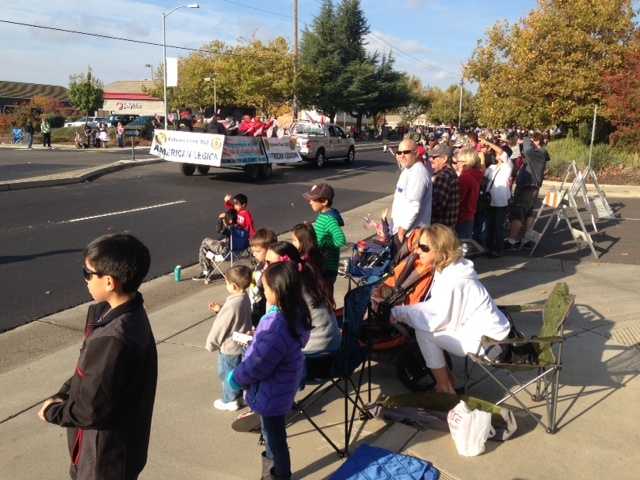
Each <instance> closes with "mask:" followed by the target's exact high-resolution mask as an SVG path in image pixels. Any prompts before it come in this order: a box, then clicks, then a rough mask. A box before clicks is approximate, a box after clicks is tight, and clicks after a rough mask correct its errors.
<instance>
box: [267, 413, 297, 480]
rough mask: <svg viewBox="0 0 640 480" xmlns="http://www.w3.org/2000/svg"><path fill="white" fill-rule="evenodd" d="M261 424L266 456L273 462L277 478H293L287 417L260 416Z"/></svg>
mask: <svg viewBox="0 0 640 480" xmlns="http://www.w3.org/2000/svg"><path fill="white" fill-rule="evenodd" d="M260 424H261V425H262V436H263V438H264V444H265V447H266V456H267V458H269V459H271V460H273V473H274V474H275V475H274V476H275V478H277V479H288V478H291V457H290V456H289V445H287V430H286V426H285V416H284V415H277V416H275V417H263V416H260Z"/></svg>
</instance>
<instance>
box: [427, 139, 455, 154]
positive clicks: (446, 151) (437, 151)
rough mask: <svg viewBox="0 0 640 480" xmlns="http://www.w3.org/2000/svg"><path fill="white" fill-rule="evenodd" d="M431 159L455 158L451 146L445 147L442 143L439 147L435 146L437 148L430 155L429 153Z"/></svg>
mask: <svg viewBox="0 0 640 480" xmlns="http://www.w3.org/2000/svg"><path fill="white" fill-rule="evenodd" d="M428 156H429V157H447V158H451V157H452V156H453V148H451V147H450V146H449V145H445V144H443V143H440V144H438V145H436V146H435V148H433V149H432V150H431V151H430V152H429V153H428Z"/></svg>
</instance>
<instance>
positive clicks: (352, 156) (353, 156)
mask: <svg viewBox="0 0 640 480" xmlns="http://www.w3.org/2000/svg"><path fill="white" fill-rule="evenodd" d="M355 159H356V149H355V148H353V147H351V148H350V149H349V153H347V158H345V159H344V163H353V161H354V160H355Z"/></svg>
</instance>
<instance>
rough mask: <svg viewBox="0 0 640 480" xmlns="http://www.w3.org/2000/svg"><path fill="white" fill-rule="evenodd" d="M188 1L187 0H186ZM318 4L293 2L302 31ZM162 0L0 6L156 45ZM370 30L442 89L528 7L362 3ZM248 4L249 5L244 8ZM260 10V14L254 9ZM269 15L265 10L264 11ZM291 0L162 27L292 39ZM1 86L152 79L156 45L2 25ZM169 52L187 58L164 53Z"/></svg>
mask: <svg viewBox="0 0 640 480" xmlns="http://www.w3.org/2000/svg"><path fill="white" fill-rule="evenodd" d="M187 1H189V0H187ZM319 3H320V2H319V0H300V28H301V30H302V29H303V28H304V26H305V25H307V24H309V23H310V22H311V21H312V19H313V17H314V16H315V15H316V14H317V13H318V10H319ZM176 5H180V2H179V1H173V0H171V1H169V0H31V1H28V2H27V1H24V0H2V6H3V8H2V9H1V10H0V19H3V20H14V21H20V22H27V23H34V24H41V25H50V26H56V27H62V28H70V29H78V30H84V31H91V32H96V33H103V34H108V35H117V36H125V37H131V38H135V39H140V40H146V41H155V42H162V17H161V12H163V11H167V10H169V9H170V8H173V7H174V6H176ZM362 5H363V8H364V11H365V14H366V15H367V18H368V20H369V23H370V26H371V32H372V35H371V36H370V37H369V48H371V49H377V50H379V51H388V50H389V49H390V48H391V47H390V46H389V44H391V45H393V46H394V47H395V49H396V50H394V55H395V57H396V60H397V67H398V68H399V69H401V70H404V71H407V72H409V73H411V74H414V75H416V76H418V77H420V78H421V79H422V80H423V82H424V83H425V84H428V85H437V86H440V87H446V86H448V85H449V84H451V83H455V82H457V81H458V79H459V75H460V66H461V64H462V63H463V62H464V61H465V60H466V59H467V58H468V57H469V56H470V55H471V52H472V51H473V49H474V47H475V45H476V42H477V40H478V39H479V38H481V37H482V36H483V34H484V32H485V31H486V30H487V29H488V28H489V27H490V26H491V25H493V24H494V23H495V22H496V21H498V20H502V19H507V20H509V21H515V20H517V19H519V18H521V17H524V16H526V15H527V13H528V12H529V11H530V10H531V9H533V8H535V5H536V1H535V0H509V1H508V0H493V1H491V0H487V1H474V0H456V1H446V0H363V1H362ZM250 7H253V8H250ZM260 10H263V11H260ZM271 12H272V13H271ZM291 14H292V2H291V0H271V1H269V2H256V1H255V0H253V1H252V0H237V1H235V0H234V1H231V0H229V1H225V0H203V1H201V2H200V9H199V10H187V9H183V10H179V11H177V12H176V13H174V14H172V15H171V16H170V17H169V18H168V20H167V43H171V44H177V45H184V46H189V47H199V46H201V45H202V44H204V43H205V42H208V41H210V40H213V39H220V40H224V41H226V42H232V43H233V42H237V41H239V39H241V38H251V37H253V36H255V37H256V38H259V39H263V40H268V39H270V38H273V37H275V36H278V35H283V36H285V37H287V38H289V39H290V38H291V37H292V34H291V32H292V20H291ZM0 45H2V49H0V65H2V69H1V70H0V72H1V73H0V80H15V81H24V82H37V83H52V84H58V85H67V83H68V79H69V75H70V74H72V73H77V72H80V71H84V70H86V68H87V65H91V67H92V68H93V70H94V72H95V73H96V74H97V75H98V77H99V78H101V79H102V80H103V81H104V83H105V84H106V83H109V82H112V81H115V80H136V79H144V78H148V77H149V69H148V68H146V67H145V64H147V63H150V64H153V65H154V66H157V65H158V64H159V63H160V62H161V59H162V48H161V47H152V46H142V45H134V44H129V43H123V42H117V41H112V40H103V39H90V38H87V37H82V36H76V35H70V34H63V33H57V32H48V31H42V30H35V29H32V28H26V27H19V26H12V25H7V24H2V23H0ZM169 55H178V56H180V55H184V53H183V52H176V51H171V50H170V51H169Z"/></svg>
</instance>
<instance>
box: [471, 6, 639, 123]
mask: <svg viewBox="0 0 640 480" xmlns="http://www.w3.org/2000/svg"><path fill="white" fill-rule="evenodd" d="M635 28H636V27H635V24H634V11H633V7H632V2H631V0H608V1H606V2H602V1H597V0H539V3H538V8H537V9H535V10H533V11H532V12H531V13H530V14H529V15H528V16H527V17H525V18H524V19H522V20H520V21H519V22H517V23H515V24H508V23H506V22H499V23H497V24H495V25H494V26H493V27H492V28H491V29H490V30H489V31H488V32H487V34H486V36H485V38H484V39H483V40H481V41H479V43H478V46H477V47H476V49H475V51H474V52H473V55H472V57H471V59H470V60H469V62H468V63H467V65H466V69H465V75H466V77H467V78H468V79H470V80H473V81H475V82H477V84H478V92H477V95H476V99H475V105H476V111H477V114H478V117H479V121H480V123H481V124H483V125H487V126H491V127H509V126H512V125H521V126H525V127H529V128H546V127H549V126H552V125H571V126H576V125H577V124H578V123H580V122H582V121H585V120H588V119H590V118H591V116H592V115H593V107H594V105H596V104H598V105H602V104H603V103H604V102H605V97H606V95H607V93H606V91H605V89H603V79H604V78H607V77H611V76H612V75H613V76H615V75H617V74H620V73H621V72H622V71H623V68H624V58H625V54H626V52H627V49H628V45H629V41H630V40H631V38H632V36H633V34H634V30H635ZM607 111H608V112H609V110H607ZM609 113H610V112H609Z"/></svg>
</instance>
